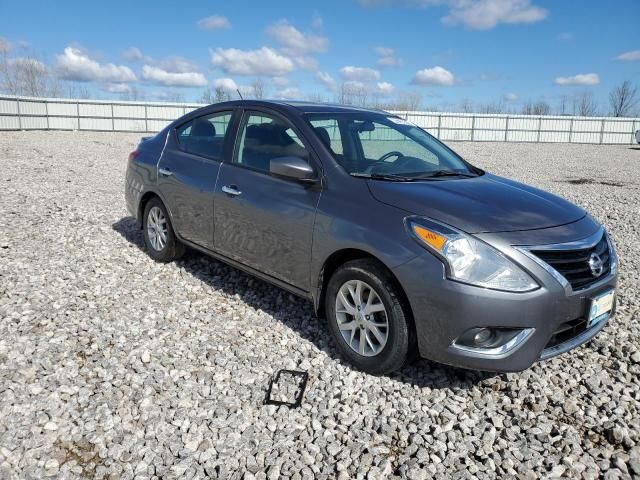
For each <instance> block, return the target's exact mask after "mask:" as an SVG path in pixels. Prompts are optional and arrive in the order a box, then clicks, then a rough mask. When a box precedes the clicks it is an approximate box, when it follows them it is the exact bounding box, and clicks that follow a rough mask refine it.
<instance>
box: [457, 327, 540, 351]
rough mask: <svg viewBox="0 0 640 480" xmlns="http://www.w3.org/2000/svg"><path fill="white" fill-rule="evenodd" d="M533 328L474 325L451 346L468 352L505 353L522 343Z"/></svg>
mask: <svg viewBox="0 0 640 480" xmlns="http://www.w3.org/2000/svg"><path fill="white" fill-rule="evenodd" d="M533 330H534V329H533V328H504V327H476V328H470V329H469V330H467V331H466V332H464V333H463V334H462V335H460V337H458V338H457V339H456V340H455V341H454V342H453V345H452V346H453V347H454V348H456V349H458V350H464V351H467V352H469V353H473V354H477V355H483V356H496V355H505V354H507V353H508V352H510V351H511V350H513V349H515V348H516V347H517V346H519V345H521V344H522V343H524V342H525V341H526V340H527V339H528V338H529V336H530V334H531V333H533Z"/></svg>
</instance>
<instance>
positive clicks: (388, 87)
mask: <svg viewBox="0 0 640 480" xmlns="http://www.w3.org/2000/svg"><path fill="white" fill-rule="evenodd" d="M394 90H395V87H394V86H393V84H391V83H389V82H378V83H377V84H376V92H378V93H380V94H382V95H391V94H392V93H393V91H394Z"/></svg>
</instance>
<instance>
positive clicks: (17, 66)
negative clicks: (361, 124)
mask: <svg viewBox="0 0 640 480" xmlns="http://www.w3.org/2000/svg"><path fill="white" fill-rule="evenodd" d="M0 92H3V93H6V94H9V95H23V96H30V97H52V98H59V97H66V98H82V99H88V98H91V93H90V91H89V90H88V89H87V88H86V86H85V84H83V83H81V82H70V81H61V80H60V79H58V78H57V77H56V76H55V75H53V74H52V72H51V71H50V69H49V68H47V66H46V65H45V64H44V63H43V62H42V61H40V60H39V59H37V58H36V57H34V56H27V57H22V58H9V56H8V55H7V51H6V50H2V48H0ZM118 95H119V97H120V99H121V100H125V101H126V100H129V101H142V100H146V98H145V94H144V92H143V91H142V90H141V89H139V88H138V87H136V86H135V85H131V86H128V88H127V89H126V90H125V91H122V92H120V93H119V94H118ZM240 96H241V97H243V98H257V99H261V98H266V97H267V87H266V85H265V82H264V81H263V80H262V79H260V78H258V79H256V80H255V81H254V82H253V83H251V84H250V85H247V86H243V87H242V88H240V89H238V90H236V91H231V90H230V89H229V88H228V87H227V88H224V87H223V86H218V87H215V88H214V89H213V90H212V89H210V88H207V89H206V90H205V91H204V92H202V95H201V96H200V97H199V98H198V99H197V101H198V102H199V103H216V102H222V101H226V100H231V99H233V98H238V97H240ZM160 100H164V101H170V102H184V101H185V98H184V95H183V94H182V93H181V92H179V91H165V92H164V93H163V96H162V98H160ZM306 100H311V101H316V102H326V101H329V102H336V103H342V104H347V105H356V106H362V107H374V108H380V109H385V110H399V111H416V110H431V111H456V112H462V113H485V114H497V113H511V114H518V113H519V114H524V115H551V114H557V115H577V116H586V117H588V116H596V115H609V116H612V117H633V116H639V115H640V111H639V109H638V103H639V101H640V98H639V95H638V88H637V86H636V85H634V84H632V83H631V82H630V81H628V80H625V81H623V82H621V83H620V84H618V85H616V86H615V87H613V88H612V89H611V91H610V92H609V96H608V99H607V100H608V101H607V104H606V106H604V108H603V106H602V105H599V104H598V102H597V101H596V99H595V97H594V95H593V93H592V92H590V91H584V92H579V93H576V94H573V95H562V96H560V97H559V100H558V102H557V104H556V105H555V106H552V105H551V104H550V103H549V102H548V101H547V100H543V99H541V100H538V101H532V100H526V101H524V102H523V103H522V104H521V106H520V107H519V108H516V107H515V106H514V104H513V102H510V101H508V100H507V99H506V98H504V97H503V98H501V99H499V100H497V101H495V102H489V103H478V102H473V101H472V100H470V99H463V100H462V101H461V102H460V103H459V104H458V105H455V106H451V105H449V106H447V107H446V108H443V107H442V106H426V105H424V103H423V98H422V95H421V94H419V93H417V92H401V93H399V94H396V95H394V96H393V98H389V95H388V94H385V93H384V92H380V91H377V90H375V89H372V88H370V87H369V86H367V85H364V84H356V85H354V84H353V83H348V82H346V83H342V84H340V85H338V86H337V87H336V89H335V92H334V93H333V94H332V95H323V94H321V93H312V94H309V95H307V96H306ZM554 107H555V108H554Z"/></svg>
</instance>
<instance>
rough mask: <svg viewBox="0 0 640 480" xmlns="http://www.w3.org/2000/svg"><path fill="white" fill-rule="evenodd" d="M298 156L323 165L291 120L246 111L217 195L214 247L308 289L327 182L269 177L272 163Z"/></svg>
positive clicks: (219, 182)
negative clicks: (316, 226)
mask: <svg viewBox="0 0 640 480" xmlns="http://www.w3.org/2000/svg"><path fill="white" fill-rule="evenodd" d="M284 156H296V157H300V158H303V159H304V160H306V161H308V162H310V163H311V164H312V165H313V166H314V168H315V169H316V171H318V172H319V168H318V165H317V164H316V163H315V161H314V160H313V159H312V158H311V155H310V154H309V150H308V149H307V148H306V147H305V145H304V143H303V142H302V140H301V138H300V137H299V136H298V135H297V133H296V132H295V130H294V129H293V128H292V127H291V125H290V124H289V123H288V121H286V120H285V119H283V118H281V117H280V116H276V115H273V114H268V113H262V112H245V113H244V115H243V118H242V121H241V123H240V126H239V129H238V134H237V140H236V148H235V152H234V155H233V159H232V161H231V162H230V163H224V164H223V165H222V166H221V168H220V174H219V177H218V182H217V184H216V190H215V197H214V202H215V212H214V223H215V232H214V246H215V250H216V251H217V252H219V253H221V254H223V255H225V256H228V257H230V258H232V259H234V260H237V261H239V262H241V263H243V264H245V265H248V266H250V267H253V268H255V269H257V270H260V271H261V272H263V273H266V274H268V275H270V276H272V277H275V278H277V279H279V280H282V281H285V282H287V283H289V284H292V285H294V286H296V287H298V288H301V289H303V290H309V264H310V259H311V242H312V235H313V223H314V220H315V214H316V207H317V205H318V200H319V198H320V193H321V191H322V189H321V183H320V182H317V183H315V184H311V185H309V184H304V183H300V182H298V181H295V180H291V179H286V178H281V177H278V176H274V175H271V174H270V173H269V164H270V160H271V159H272V158H276V157H284Z"/></svg>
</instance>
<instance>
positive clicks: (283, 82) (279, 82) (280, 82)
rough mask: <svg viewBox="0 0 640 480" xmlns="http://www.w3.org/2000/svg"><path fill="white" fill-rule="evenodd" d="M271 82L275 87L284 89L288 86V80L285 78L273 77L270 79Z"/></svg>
mask: <svg viewBox="0 0 640 480" xmlns="http://www.w3.org/2000/svg"><path fill="white" fill-rule="evenodd" d="M271 82H272V83H273V84H274V85H275V86H276V87H286V86H287V85H289V79H288V78H287V77H273V78H272V79H271Z"/></svg>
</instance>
